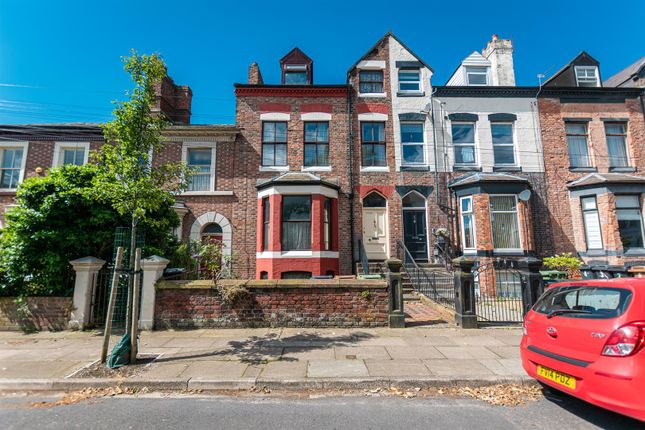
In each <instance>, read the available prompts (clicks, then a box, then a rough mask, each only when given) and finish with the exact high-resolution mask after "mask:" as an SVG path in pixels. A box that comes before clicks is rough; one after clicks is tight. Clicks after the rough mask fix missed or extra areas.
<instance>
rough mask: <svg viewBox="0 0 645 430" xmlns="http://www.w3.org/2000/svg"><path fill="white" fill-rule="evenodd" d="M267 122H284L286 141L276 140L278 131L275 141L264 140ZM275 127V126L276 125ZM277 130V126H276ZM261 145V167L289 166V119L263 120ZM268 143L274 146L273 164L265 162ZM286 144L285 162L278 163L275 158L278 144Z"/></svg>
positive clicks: (275, 134)
mask: <svg viewBox="0 0 645 430" xmlns="http://www.w3.org/2000/svg"><path fill="white" fill-rule="evenodd" d="M267 124H284V125H285V136H284V142H282V141H279V140H275V139H276V137H275V136H277V133H274V140H273V141H265V140H264V128H265V127H266V125H267ZM274 127H275V126H274ZM274 130H275V128H274ZM260 139H261V145H262V153H261V154H260V157H261V158H260V166H261V167H288V166H289V152H288V149H289V148H288V146H287V142H288V141H289V122H288V121H262V130H261V135H260ZM267 145H272V146H273V164H264V152H265V149H266V148H265V147H266V146H267ZM282 145H284V164H276V162H275V159H276V149H277V147H278V146H282Z"/></svg>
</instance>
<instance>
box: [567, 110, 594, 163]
mask: <svg viewBox="0 0 645 430" xmlns="http://www.w3.org/2000/svg"><path fill="white" fill-rule="evenodd" d="M570 125H581V126H583V127H584V128H585V132H584V134H579V133H569V130H568V129H567V128H568V126H570ZM564 134H565V143H566V144H567V156H568V157H569V168H573V169H577V168H581V169H588V168H592V167H593V161H592V159H591V148H590V147H589V124H588V123H587V122H586V121H565V123H564ZM569 136H578V137H580V136H584V138H585V147H586V148H587V154H586V157H585V160H586V162H587V164H586V165H584V166H583V165H574V164H573V163H572V160H573V159H572V157H571V146H570V145H569Z"/></svg>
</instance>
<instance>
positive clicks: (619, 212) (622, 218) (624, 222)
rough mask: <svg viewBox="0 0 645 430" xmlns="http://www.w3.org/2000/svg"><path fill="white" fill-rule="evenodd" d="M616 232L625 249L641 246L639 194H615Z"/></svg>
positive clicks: (641, 230)
mask: <svg viewBox="0 0 645 430" xmlns="http://www.w3.org/2000/svg"><path fill="white" fill-rule="evenodd" d="M616 218H617V219H618V232H619V233H620V241H621V242H622V243H623V249H624V250H625V251H627V250H629V249H630V248H643V214H642V213H641V205H640V196H638V195H632V196H616Z"/></svg>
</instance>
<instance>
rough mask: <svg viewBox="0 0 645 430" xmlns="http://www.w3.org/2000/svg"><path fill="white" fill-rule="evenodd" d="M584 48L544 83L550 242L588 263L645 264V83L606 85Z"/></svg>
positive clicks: (542, 115) (542, 112) (542, 119)
mask: <svg viewBox="0 0 645 430" xmlns="http://www.w3.org/2000/svg"><path fill="white" fill-rule="evenodd" d="M600 76H601V75H600V64H599V63H598V61H596V60H595V59H594V58H593V57H591V56H590V55H589V54H587V53H586V52H582V53H580V54H579V55H578V56H577V57H576V58H574V59H573V60H572V61H571V62H570V63H568V64H567V65H565V66H564V67H563V68H562V69H561V70H560V71H558V72H557V73H555V74H554V75H553V76H552V77H551V78H550V79H548V80H547V81H545V82H544V85H543V87H542V89H541V91H540V95H539V112H540V124H541V133H542V141H543V147H544V160H545V171H546V182H547V199H548V200H547V204H548V207H549V220H548V224H549V226H550V229H549V231H548V232H545V233H546V234H547V235H548V237H546V238H545V239H546V240H547V241H548V242H549V248H548V249H546V250H545V254H547V255H548V254H552V253H560V252H574V253H576V254H577V255H579V256H580V257H581V258H582V259H583V260H584V261H585V262H586V263H588V264H608V265H618V266H623V265H635V264H643V262H645V233H644V229H643V202H644V201H645V123H644V117H643V103H642V89H640V88H635V87H631V88H630V87H609V86H603V84H602V83H601V79H600Z"/></svg>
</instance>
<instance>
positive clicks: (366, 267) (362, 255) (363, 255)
mask: <svg viewBox="0 0 645 430" xmlns="http://www.w3.org/2000/svg"><path fill="white" fill-rule="evenodd" d="M358 257H359V259H360V260H361V268H362V269H363V275H369V274H370V264H369V261H368V260H367V252H366V251H365V245H364V244H363V240H362V239H358Z"/></svg>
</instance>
